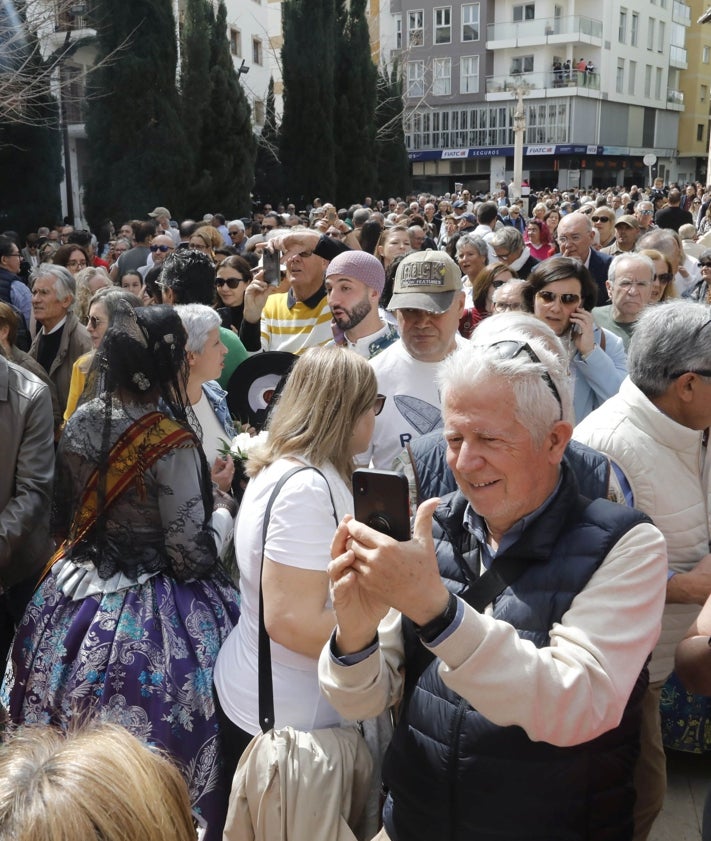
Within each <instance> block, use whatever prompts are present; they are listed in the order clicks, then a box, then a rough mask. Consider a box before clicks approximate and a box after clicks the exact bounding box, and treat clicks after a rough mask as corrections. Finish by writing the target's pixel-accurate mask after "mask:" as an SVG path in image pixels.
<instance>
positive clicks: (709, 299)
mask: <svg viewBox="0 0 711 841" xmlns="http://www.w3.org/2000/svg"><path fill="white" fill-rule="evenodd" d="M699 269H700V270H701V280H700V281H699V282H698V283H697V284H696V286H694V288H693V289H692V290H691V293H690V295H689V297H690V298H691V299H692V301H699V302H700V303H702V304H711V248H707V249H706V250H705V251H702V252H701V254H700V255H699Z"/></svg>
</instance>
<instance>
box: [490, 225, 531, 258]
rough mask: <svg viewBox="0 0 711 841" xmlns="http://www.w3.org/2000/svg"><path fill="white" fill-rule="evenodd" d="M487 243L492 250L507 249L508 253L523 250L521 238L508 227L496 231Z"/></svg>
mask: <svg viewBox="0 0 711 841" xmlns="http://www.w3.org/2000/svg"><path fill="white" fill-rule="evenodd" d="M489 242H490V244H491V247H492V248H508V250H509V252H512V251H522V250H523V237H522V236H521V234H520V233H519V231H518V230H517V229H516V228H512V227H511V226H510V225H507V226H506V227H504V228H501V229H500V230H498V231H496V232H495V233H494V235H493V236H492V237H491V239H490V240H489Z"/></svg>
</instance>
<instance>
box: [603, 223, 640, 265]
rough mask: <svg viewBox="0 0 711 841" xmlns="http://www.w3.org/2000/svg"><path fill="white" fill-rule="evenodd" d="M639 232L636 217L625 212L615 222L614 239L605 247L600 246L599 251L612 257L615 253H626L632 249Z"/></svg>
mask: <svg viewBox="0 0 711 841" xmlns="http://www.w3.org/2000/svg"><path fill="white" fill-rule="evenodd" d="M639 233H640V227H639V222H638V221H637V218H636V217H635V216H631V215H629V214H626V213H625V214H623V215H622V216H620V218H619V219H618V220H617V221H616V222H615V241H614V242H613V243H612V245H608V246H607V248H601V249H600V251H602V252H603V253H604V254H609V255H610V256H612V257H614V256H615V255H616V254H627V253H628V252H630V251H634V249H635V245H636V244H637V240H638V238H639Z"/></svg>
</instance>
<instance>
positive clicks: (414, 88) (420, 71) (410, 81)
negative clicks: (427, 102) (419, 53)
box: [407, 61, 425, 97]
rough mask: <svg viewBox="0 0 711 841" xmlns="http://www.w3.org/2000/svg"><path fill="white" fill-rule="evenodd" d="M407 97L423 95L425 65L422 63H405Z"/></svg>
mask: <svg viewBox="0 0 711 841" xmlns="http://www.w3.org/2000/svg"><path fill="white" fill-rule="evenodd" d="M407 95H408V96H410V97H412V96H424V95H425V63H424V61H408V62H407Z"/></svg>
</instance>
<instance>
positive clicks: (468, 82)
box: [459, 55, 479, 145]
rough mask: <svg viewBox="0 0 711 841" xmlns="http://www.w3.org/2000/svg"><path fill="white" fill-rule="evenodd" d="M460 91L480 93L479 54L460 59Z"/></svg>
mask: <svg viewBox="0 0 711 841" xmlns="http://www.w3.org/2000/svg"><path fill="white" fill-rule="evenodd" d="M459 93H479V56H478V55H465V56H462V57H461V59H460V60H459ZM465 145H466V144H465Z"/></svg>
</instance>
